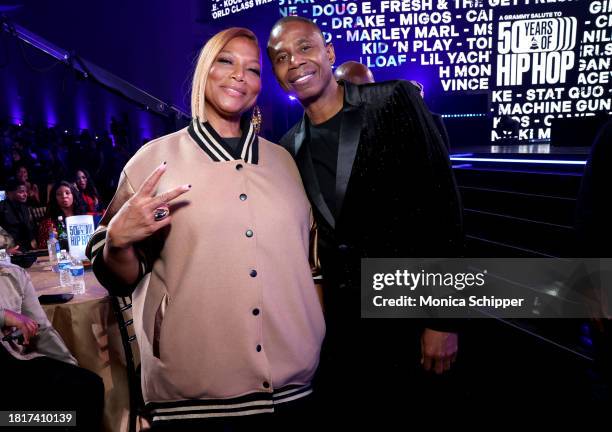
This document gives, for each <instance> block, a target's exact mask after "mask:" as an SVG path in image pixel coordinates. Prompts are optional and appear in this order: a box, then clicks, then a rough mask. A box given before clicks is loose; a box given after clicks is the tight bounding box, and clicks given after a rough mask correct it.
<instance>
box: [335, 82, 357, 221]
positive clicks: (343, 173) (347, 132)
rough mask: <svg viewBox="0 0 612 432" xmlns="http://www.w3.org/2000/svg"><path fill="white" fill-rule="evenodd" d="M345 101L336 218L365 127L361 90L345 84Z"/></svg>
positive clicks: (339, 156) (338, 168) (337, 180)
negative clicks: (362, 130) (363, 126)
mask: <svg viewBox="0 0 612 432" xmlns="http://www.w3.org/2000/svg"><path fill="white" fill-rule="evenodd" d="M344 91H345V94H344V100H345V102H346V106H345V108H344V112H343V113H342V124H341V126H340V139H339V143H338V165H337V167H336V217H339V216H340V212H341V211H342V204H343V203H344V197H345V195H346V188H347V186H348V183H349V179H350V178H351V172H352V171H353V163H354V162H355V156H356V154H357V147H359V137H360V136H361V127H362V125H363V120H362V112H363V106H362V104H361V99H360V97H359V89H358V88H357V86H354V85H351V84H350V83H344Z"/></svg>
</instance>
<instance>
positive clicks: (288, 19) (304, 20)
mask: <svg viewBox="0 0 612 432" xmlns="http://www.w3.org/2000/svg"><path fill="white" fill-rule="evenodd" d="M291 22H299V23H302V24H307V25H309V26H311V27H312V28H313V30H315V31H316V32H317V33H318V34H319V36H321V40H322V41H323V43H325V36H323V32H322V31H321V29H320V28H319V26H318V25H317V23H315V22H314V21H312V20H310V19H308V18H305V17H303V16H299V15H288V16H286V17H282V18H281V19H279V20H278V21H276V22H275V23H274V25H273V26H272V28H271V29H270V37H269V38H268V49H266V51H267V53H268V57H269V56H270V51H269V48H270V39H271V38H272V34H273V33H274V30H275V29H276V28H277V27H280V26H282V25H283V24H286V23H291Z"/></svg>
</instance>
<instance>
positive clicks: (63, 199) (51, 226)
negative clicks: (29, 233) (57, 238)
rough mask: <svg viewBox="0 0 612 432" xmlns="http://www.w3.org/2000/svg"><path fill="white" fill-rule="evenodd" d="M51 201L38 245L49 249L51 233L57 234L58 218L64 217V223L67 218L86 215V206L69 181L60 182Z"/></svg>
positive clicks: (43, 221)
mask: <svg viewBox="0 0 612 432" xmlns="http://www.w3.org/2000/svg"><path fill="white" fill-rule="evenodd" d="M50 197H51V199H50V200H49V205H48V206H47V217H46V218H45V219H43V220H42V221H41V222H40V226H39V228H38V245H39V247H41V248H46V247H47V240H48V239H49V234H50V233H51V231H56V232H57V218H58V216H62V217H63V218H64V223H65V221H66V218H67V217H70V216H77V215H82V214H85V213H86V210H87V209H86V206H85V203H84V202H83V200H82V199H81V196H80V194H79V192H78V191H77V190H76V188H75V187H74V186H73V185H71V184H70V183H68V182H67V181H60V182H58V183H56V184H55V185H53V187H52V188H51V194H50Z"/></svg>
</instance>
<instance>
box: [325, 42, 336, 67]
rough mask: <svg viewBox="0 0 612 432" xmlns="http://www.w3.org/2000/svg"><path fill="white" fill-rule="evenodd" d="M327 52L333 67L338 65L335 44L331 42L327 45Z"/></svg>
mask: <svg viewBox="0 0 612 432" xmlns="http://www.w3.org/2000/svg"><path fill="white" fill-rule="evenodd" d="M325 51H326V52H327V58H328V60H329V64H330V65H331V66H333V65H334V63H336V51H335V50H334V44H332V43H331V42H330V43H328V44H327V45H325Z"/></svg>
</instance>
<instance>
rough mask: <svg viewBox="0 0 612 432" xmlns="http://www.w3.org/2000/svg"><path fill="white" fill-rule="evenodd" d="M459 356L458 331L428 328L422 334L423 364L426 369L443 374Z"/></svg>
mask: <svg viewBox="0 0 612 432" xmlns="http://www.w3.org/2000/svg"><path fill="white" fill-rule="evenodd" d="M456 358H457V333H446V332H439V331H436V330H431V329H428V328H426V329H425V330H424V331H423V334H422V335H421V364H422V365H423V369H425V370H426V371H429V370H433V371H434V372H435V373H437V374H442V373H444V372H446V371H448V370H450V368H451V365H452V364H453V363H454V361H455V359H456Z"/></svg>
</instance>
